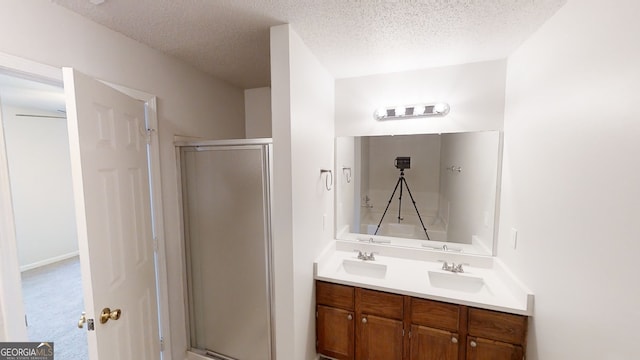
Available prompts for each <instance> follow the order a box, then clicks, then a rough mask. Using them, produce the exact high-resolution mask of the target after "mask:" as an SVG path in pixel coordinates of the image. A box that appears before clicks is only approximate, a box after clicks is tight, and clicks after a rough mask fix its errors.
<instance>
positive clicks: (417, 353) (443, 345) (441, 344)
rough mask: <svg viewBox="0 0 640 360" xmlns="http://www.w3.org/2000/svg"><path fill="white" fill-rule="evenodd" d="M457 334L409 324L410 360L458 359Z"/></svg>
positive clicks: (458, 345)
mask: <svg viewBox="0 0 640 360" xmlns="http://www.w3.org/2000/svg"><path fill="white" fill-rule="evenodd" d="M458 339H459V337H458V334H456V333H452V332H449V331H445V330H438V329H433V328H429V327H425V326H419V325H411V357H410V359H411V360H458V349H459V348H460V344H459V343H458Z"/></svg>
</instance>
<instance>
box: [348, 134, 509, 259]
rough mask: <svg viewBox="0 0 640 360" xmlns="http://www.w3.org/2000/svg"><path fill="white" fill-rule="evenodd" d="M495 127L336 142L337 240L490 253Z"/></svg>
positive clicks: (497, 153) (497, 148) (498, 138)
mask: <svg viewBox="0 0 640 360" xmlns="http://www.w3.org/2000/svg"><path fill="white" fill-rule="evenodd" d="M501 144H502V135H501V133H500V132H499V131H480V132H466V133H447V134H420V135H395V136H368V137H339V138H337V139H336V166H337V169H336V174H337V179H336V180H337V181H336V238H338V239H343V240H357V241H366V242H375V243H388V244H392V245H399V246H415V247H422V248H427V249H429V248H430V249H433V250H442V251H458V252H465V253H474V254H483V255H492V254H493V243H494V236H495V228H496V224H495V222H496V221H495V219H496V218H497V215H496V202H497V194H498V184H499V183H500V182H499V178H500V174H499V170H500V166H501V163H500V159H501Z"/></svg>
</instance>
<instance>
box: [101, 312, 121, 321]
mask: <svg viewBox="0 0 640 360" xmlns="http://www.w3.org/2000/svg"><path fill="white" fill-rule="evenodd" d="M120 315H122V310H120V309H115V310H113V311H112V310H111V309H109V308H104V309H102V312H101V313H100V324H105V323H106V322H107V321H109V320H118V319H120Z"/></svg>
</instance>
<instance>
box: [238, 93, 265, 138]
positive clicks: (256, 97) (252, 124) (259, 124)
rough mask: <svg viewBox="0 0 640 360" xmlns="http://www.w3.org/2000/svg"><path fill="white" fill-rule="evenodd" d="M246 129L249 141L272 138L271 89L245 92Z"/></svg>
mask: <svg viewBox="0 0 640 360" xmlns="http://www.w3.org/2000/svg"><path fill="white" fill-rule="evenodd" d="M244 117H245V120H244V127H245V136H246V138H247V139H252V138H270V137H271V88H270V87H261V88H255V89H245V91H244Z"/></svg>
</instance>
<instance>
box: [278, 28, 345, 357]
mask: <svg viewBox="0 0 640 360" xmlns="http://www.w3.org/2000/svg"><path fill="white" fill-rule="evenodd" d="M271 71H272V72H271V86H272V109H273V153H274V191H273V199H274V203H273V206H274V211H273V212H274V223H273V227H274V228H273V231H274V243H275V244H274V248H275V277H276V279H275V285H276V289H275V296H276V339H277V341H278V344H277V357H278V360H302V359H314V358H315V357H316V352H315V311H314V305H315V300H314V299H315V295H314V283H313V261H314V259H315V257H316V256H317V255H318V254H319V253H320V251H321V250H322V249H323V248H324V247H325V246H326V245H328V244H329V242H330V241H331V240H332V239H333V191H327V190H326V189H325V182H324V178H323V177H321V176H320V169H323V168H324V169H333V147H334V141H333V139H334V79H333V77H332V76H331V75H330V74H329V73H328V72H327V71H326V70H325V69H324V68H323V67H322V65H320V63H319V62H318V61H317V59H316V58H315V57H314V56H313V54H312V53H311V52H310V51H309V49H308V48H307V47H306V45H305V44H304V43H303V42H302V40H301V39H300V37H299V36H298V35H297V34H296V33H295V32H294V31H293V29H292V28H291V27H290V26H289V25H281V26H276V27H273V28H271ZM334 175H335V174H334Z"/></svg>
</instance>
